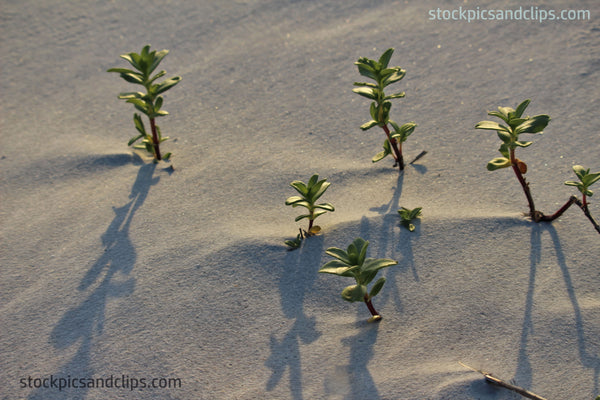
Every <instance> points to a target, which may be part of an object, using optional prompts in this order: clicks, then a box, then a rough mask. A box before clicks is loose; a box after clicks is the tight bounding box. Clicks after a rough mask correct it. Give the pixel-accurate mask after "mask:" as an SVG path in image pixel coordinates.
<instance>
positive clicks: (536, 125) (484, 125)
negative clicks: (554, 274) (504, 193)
mask: <svg viewBox="0 0 600 400" xmlns="http://www.w3.org/2000/svg"><path fill="white" fill-rule="evenodd" d="M529 102H530V100H525V101H524V102H522V103H521V104H519V105H518V106H517V109H516V110H514V109H512V108H510V107H498V111H490V112H488V115H491V116H495V117H498V118H500V119H501V120H502V121H504V122H505V124H499V123H497V122H494V121H481V122H479V123H478V124H477V125H476V126H475V128H476V129H487V130H493V131H496V133H497V134H498V137H499V138H500V140H502V145H500V149H499V151H500V154H501V155H502V157H497V158H494V159H493V160H491V161H490V162H489V163H488V164H487V169H488V170H489V171H495V170H497V169H502V168H508V167H512V169H513V171H514V173H515V175H516V176H517V179H518V180H519V183H520V184H521V187H522V188H523V191H524V192H525V197H526V198H527V202H528V203H529V216H530V217H531V218H532V219H533V220H534V221H535V222H540V221H546V222H551V221H554V220H555V219H556V218H558V217H560V216H561V215H562V214H563V213H564V212H565V211H566V210H567V209H568V208H569V207H570V206H571V205H573V204H577V205H578V206H579V207H580V208H581V209H582V210H583V212H584V214H585V215H586V217H587V218H588V219H589V220H590V221H591V222H592V224H593V225H594V228H595V229H596V230H597V231H598V233H600V226H598V223H597V222H596V221H595V220H594V218H592V215H591V214H590V211H589V208H588V201H587V198H588V197H591V195H592V194H593V192H592V191H591V190H589V187H590V186H591V185H592V184H593V183H595V182H597V181H598V180H600V172H599V173H590V170H589V168H588V169H585V168H583V167H582V166H581V165H575V166H574V167H573V171H574V172H575V175H577V177H578V178H579V182H576V181H567V182H565V184H566V185H568V186H575V187H577V188H578V189H579V191H580V192H581V193H582V195H583V201H581V200H579V199H578V198H577V196H571V197H570V198H569V200H568V201H567V202H566V203H565V204H564V205H563V206H562V207H561V208H560V209H559V210H558V211H556V212H555V213H554V214H552V215H544V213H542V212H541V211H538V210H536V208H535V204H534V202H533V196H532V195H531V190H530V188H529V183H527V181H526V180H525V177H524V175H525V174H526V173H527V164H525V162H523V161H521V160H519V159H518V158H517V157H516V156H515V149H516V148H517V147H529V146H530V145H531V144H532V142H527V141H521V140H520V138H519V135H520V134H522V133H529V134H541V133H542V131H543V130H544V128H546V126H547V125H548V122H550V117H549V116H548V115H536V116H535V117H529V116H527V117H523V112H524V111H525V109H526V108H527V106H528V105H529Z"/></svg>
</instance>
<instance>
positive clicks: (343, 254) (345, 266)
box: [319, 238, 398, 322]
mask: <svg viewBox="0 0 600 400" xmlns="http://www.w3.org/2000/svg"><path fill="white" fill-rule="evenodd" d="M368 246H369V242H368V241H366V240H364V239H362V238H356V239H355V240H354V241H353V242H352V243H351V244H350V245H349V246H348V249H347V250H346V251H344V250H342V249H338V248H337V247H330V248H328V249H327V250H326V253H327V254H328V255H330V256H332V257H334V258H336V260H331V261H329V262H328V263H326V264H325V265H323V266H322V267H321V269H320V270H319V272H321V273H325V274H333V275H339V276H345V277H351V278H354V279H355V281H356V284H355V285H350V286H348V287H346V288H345V289H344V290H343V291H342V298H343V299H344V300H346V301H349V302H355V301H364V302H365V304H366V305H367V308H368V309H369V311H370V312H371V315H372V317H371V318H369V322H376V321H379V320H381V315H380V314H379V313H378V312H377V311H376V310H375V308H374V307H373V304H372V303H371V299H373V297H375V296H376V295H377V294H378V293H379V291H380V290H381V288H382V287H383V284H384V283H385V278H383V277H381V278H379V279H378V280H377V281H376V282H375V283H374V284H373V286H372V287H371V290H370V291H369V290H368V289H367V285H368V284H369V283H371V281H372V280H373V279H375V276H376V275H377V273H378V272H379V270H380V269H382V268H386V267H389V266H391V265H396V264H398V262H397V261H394V260H390V259H387V258H365V257H366V255H367V247H368Z"/></svg>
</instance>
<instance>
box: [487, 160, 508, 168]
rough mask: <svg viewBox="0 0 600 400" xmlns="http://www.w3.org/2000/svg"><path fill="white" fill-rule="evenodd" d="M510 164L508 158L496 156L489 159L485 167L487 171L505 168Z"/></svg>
mask: <svg viewBox="0 0 600 400" xmlns="http://www.w3.org/2000/svg"><path fill="white" fill-rule="evenodd" d="M510 166H511V163H510V160H509V159H508V158H505V157H498V158H494V159H493V160H492V161H490V162H489V163H488V164H487V169H488V171H495V170H497V169H500V168H507V167H510Z"/></svg>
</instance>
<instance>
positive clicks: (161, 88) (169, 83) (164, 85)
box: [155, 76, 181, 95]
mask: <svg viewBox="0 0 600 400" xmlns="http://www.w3.org/2000/svg"><path fill="white" fill-rule="evenodd" d="M179 82H181V77H180V76H175V77H173V78H171V79H167V80H165V81H163V82H161V83H159V84H158V86H157V88H156V92H155V94H157V95H158V94H161V93H163V92H166V91H167V90H169V89H171V88H172V87H173V86H175V85H177V84H178V83H179Z"/></svg>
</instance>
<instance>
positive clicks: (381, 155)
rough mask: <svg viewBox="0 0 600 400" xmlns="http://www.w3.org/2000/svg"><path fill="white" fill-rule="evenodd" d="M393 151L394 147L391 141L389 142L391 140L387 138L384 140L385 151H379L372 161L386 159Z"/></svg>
mask: <svg viewBox="0 0 600 400" xmlns="http://www.w3.org/2000/svg"><path fill="white" fill-rule="evenodd" d="M391 153H392V148H391V147H390V142H389V140H387V139H385V141H384V142H383V151H380V152H379V153H377V154H376V155H375V157H373V158H372V159H371V161H372V162H374V163H375V162H377V161H381V160H382V159H384V158H385V157H387V156H388V155H389V154H391Z"/></svg>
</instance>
